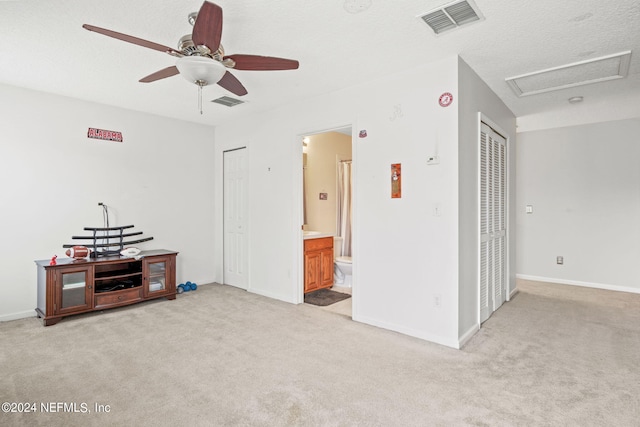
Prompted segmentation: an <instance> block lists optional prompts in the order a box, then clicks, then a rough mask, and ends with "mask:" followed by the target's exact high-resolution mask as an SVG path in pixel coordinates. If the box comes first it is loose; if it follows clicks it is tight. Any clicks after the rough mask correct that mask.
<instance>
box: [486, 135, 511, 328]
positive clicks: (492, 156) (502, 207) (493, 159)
mask: <svg viewBox="0 0 640 427" xmlns="http://www.w3.org/2000/svg"><path fill="white" fill-rule="evenodd" d="M506 162H507V147H506V140H505V138H504V137H502V136H501V135H499V134H498V133H496V132H495V131H494V130H493V129H491V128H490V127H489V126H487V125H486V124H484V123H482V126H481V131H480V322H484V321H485V320H487V319H488V318H489V316H490V315H491V313H493V312H494V311H496V310H497V309H498V308H499V307H500V306H501V305H502V303H503V302H504V301H505V299H506V288H507V287H506V256H505V254H506V235H507V224H506V210H507V208H506V206H507V197H506V189H507V186H506V177H507V174H506V170H507V163H506Z"/></svg>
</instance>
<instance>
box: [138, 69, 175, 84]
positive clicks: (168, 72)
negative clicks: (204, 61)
mask: <svg viewBox="0 0 640 427" xmlns="http://www.w3.org/2000/svg"><path fill="white" fill-rule="evenodd" d="M179 73H180V71H178V68H177V67H176V66H175V65H172V66H171V67H167V68H163V69H162V70H160V71H156V72H155V73H153V74H149V75H148V76H147V77H143V78H141V79H140V80H139V81H140V83H151V82H155V81H156V80H160V79H165V78H167V77H171V76H175V75H176V74H179Z"/></svg>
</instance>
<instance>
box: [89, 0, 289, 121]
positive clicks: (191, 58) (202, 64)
mask: <svg viewBox="0 0 640 427" xmlns="http://www.w3.org/2000/svg"><path fill="white" fill-rule="evenodd" d="M189 22H190V23H191V24H192V25H193V31H192V33H191V34H187V35H186V36H183V37H182V38H181V39H180V42H179V44H178V49H177V50H176V49H173V48H170V47H168V46H163V45H161V44H158V43H154V42H150V41H148V40H144V39H140V38H138V37H133V36H129V35H127V34H122V33H118V32H115V31H111V30H107V29H105V28H100V27H95V26H93V25H88V24H84V25H83V26H82V27H83V28H85V29H87V30H89V31H95V32H96V33H100V34H104V35H105V36H109V37H113V38H116V39H119V40H123V41H126V42H129V43H133V44H136V45H139V46H143V47H146V48H149V49H154V50H158V51H160V52H165V53H168V54H169V55H171V56H174V57H177V58H178V60H177V61H176V65H174V66H171V67H167V68H164V69H162V70H160V71H156V72H155V73H153V74H150V75H148V76H146V77H143V78H142V79H140V82H142V83H150V82H154V81H156V80H160V79H164V78H167V77H171V76H174V75H176V74H181V75H182V76H183V77H185V78H186V79H187V80H189V81H191V82H192V83H195V84H196V85H198V86H199V87H200V89H202V87H203V86H207V85H210V84H216V83H217V84H218V85H219V86H222V87H223V88H225V89H226V90H228V91H229V92H232V93H233V94H235V95H238V96H242V95H246V94H247V89H246V88H245V87H244V86H243V85H242V83H240V81H239V80H238V79H237V78H236V77H235V76H234V75H233V74H231V73H230V72H229V71H227V69H235V70H251V71H271V70H294V69H297V68H298V65H299V64H298V61H295V60H293V59H284V58H276V57H272V56H259V55H225V54H224V49H223V48H222V45H221V44H220V39H221V36H222V8H221V7H220V6H218V5H217V4H215V3H211V2H208V1H205V2H204V3H203V4H202V7H201V8H200V11H198V12H197V13H192V14H190V15H189ZM200 112H201V113H202V109H201V111H200Z"/></svg>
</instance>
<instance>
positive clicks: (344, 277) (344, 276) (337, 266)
mask: <svg viewBox="0 0 640 427" xmlns="http://www.w3.org/2000/svg"><path fill="white" fill-rule="evenodd" d="M341 248H342V237H339V236H335V237H334V238H333V279H334V280H333V281H334V283H335V284H336V285H338V286H342V287H345V288H350V287H351V274H352V271H353V269H352V267H353V264H352V263H351V257H350V256H340V250H341Z"/></svg>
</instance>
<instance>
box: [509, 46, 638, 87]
mask: <svg viewBox="0 0 640 427" xmlns="http://www.w3.org/2000/svg"><path fill="white" fill-rule="evenodd" d="M630 61H631V51H625V52H620V53H616V54H613V55H607V56H602V57H600V58H594V59H588V60H586V61H580V62H574V63H572V64H567V65H561V66H559V67H554V68H548V69H546V70H541V71H534V72H533V73H527V74H522V75H520V76H515V77H510V78H508V79H506V82H507V84H508V85H509V86H510V87H511V89H512V90H513V92H514V93H515V94H516V95H518V96H528V95H535V94H537V93H544V92H551V91H553V90H560V89H566V88H570V87H575V86H581V85H586V84H591V83H599V82H606V81H607V80H614V79H621V78H624V77H626V76H627V74H628V73H629V63H630Z"/></svg>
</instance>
